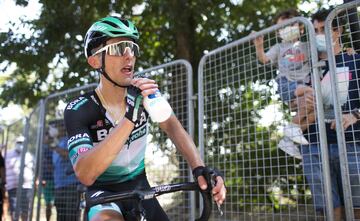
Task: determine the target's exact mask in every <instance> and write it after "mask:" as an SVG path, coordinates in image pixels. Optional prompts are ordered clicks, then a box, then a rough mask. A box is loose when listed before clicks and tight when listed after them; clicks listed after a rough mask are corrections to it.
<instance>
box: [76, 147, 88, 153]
mask: <svg viewBox="0 0 360 221" xmlns="http://www.w3.org/2000/svg"><path fill="white" fill-rule="evenodd" d="M88 150H90V148H88V147H80V148H79V149H78V151H77V153H78V154H81V153H85V152H86V151H88Z"/></svg>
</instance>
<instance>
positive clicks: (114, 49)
mask: <svg viewBox="0 0 360 221" xmlns="http://www.w3.org/2000/svg"><path fill="white" fill-rule="evenodd" d="M127 48H128V49H127ZM126 49H127V50H130V52H132V53H133V54H134V55H135V56H136V57H139V55H140V52H139V46H137V45H136V44H135V43H133V42H127V41H123V42H119V43H118V44H115V45H110V46H109V48H108V54H109V55H113V56H114V55H115V56H123V55H124V54H125V51H126Z"/></svg>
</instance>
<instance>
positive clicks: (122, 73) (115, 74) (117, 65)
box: [105, 38, 136, 85]
mask: <svg viewBox="0 0 360 221" xmlns="http://www.w3.org/2000/svg"><path fill="white" fill-rule="evenodd" d="M119 41H131V39H129V38H112V39H110V40H108V41H107V42H106V45H109V44H114V43H117V42H119ZM105 56H106V57H105V71H106V73H107V74H108V75H109V76H110V78H111V79H112V80H114V81H115V82H116V83H118V84H120V85H130V80H131V79H132V78H133V76H134V66H135V61H136V57H135V56H134V53H133V52H132V51H131V50H130V49H129V48H127V49H126V50H125V52H124V55H123V56H112V55H109V54H106V55H105Z"/></svg>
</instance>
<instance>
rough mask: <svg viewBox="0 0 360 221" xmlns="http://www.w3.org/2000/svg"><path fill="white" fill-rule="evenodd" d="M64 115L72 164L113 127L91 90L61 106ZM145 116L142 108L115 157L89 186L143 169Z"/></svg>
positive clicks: (124, 178) (128, 176)
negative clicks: (137, 119) (139, 117)
mask: <svg viewBox="0 0 360 221" xmlns="http://www.w3.org/2000/svg"><path fill="white" fill-rule="evenodd" d="M64 118H65V127H66V130H67V133H68V137H69V140H68V150H69V157H70V160H71V163H72V164H74V163H76V161H77V159H78V158H79V156H80V155H81V154H83V153H85V152H86V151H88V150H90V149H91V148H93V147H94V146H96V145H97V144H98V143H99V142H101V141H102V140H103V139H105V137H106V136H107V135H108V134H109V132H110V131H111V130H112V129H113V128H114V120H113V119H112V118H111V116H110V115H109V114H108V113H107V112H106V109H105V108H104V107H103V106H102V104H101V102H100V99H99V97H98V96H97V94H96V93H95V91H91V92H89V93H87V94H85V95H82V96H80V97H78V98H76V99H74V100H72V101H71V102H70V103H69V104H68V105H67V106H66V108H65V113H64ZM148 118H149V115H148V113H147V112H146V111H144V112H143V113H142V116H141V119H140V120H139V121H138V122H137V123H136V125H135V127H134V129H133V131H132V132H131V134H130V136H129V138H128V140H127V141H126V143H125V145H124V146H123V148H122V150H121V151H120V152H119V154H118V156H117V157H116V158H115V159H114V161H113V162H112V163H111V165H110V166H109V167H108V168H107V169H106V170H105V171H104V172H103V173H102V174H101V175H100V176H99V177H98V178H97V180H96V182H95V183H94V184H93V185H103V184H111V183H120V182H125V181H127V180H131V179H133V178H134V177H135V176H137V175H139V174H141V173H143V172H144V167H145V165H144V158H145V148H146V137H147V134H148V124H147V121H148Z"/></svg>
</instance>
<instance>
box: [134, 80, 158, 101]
mask: <svg viewBox="0 0 360 221" xmlns="http://www.w3.org/2000/svg"><path fill="white" fill-rule="evenodd" d="M131 84H132V85H133V86H135V87H137V88H139V89H140V90H141V95H142V96H143V97H146V96H148V95H150V94H155V92H156V91H157V90H159V88H158V85H157V84H156V82H155V81H154V80H151V79H148V78H134V79H132V80H131Z"/></svg>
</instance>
